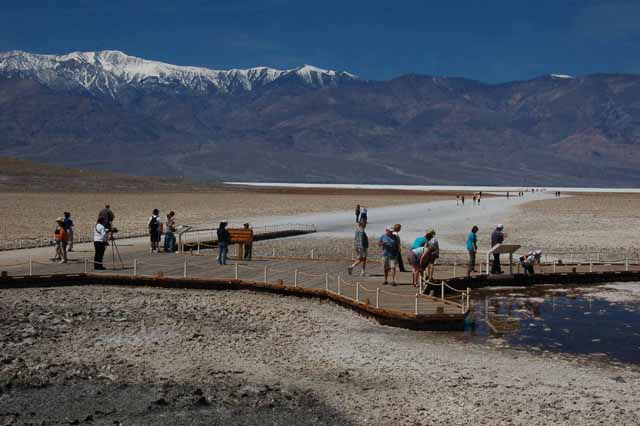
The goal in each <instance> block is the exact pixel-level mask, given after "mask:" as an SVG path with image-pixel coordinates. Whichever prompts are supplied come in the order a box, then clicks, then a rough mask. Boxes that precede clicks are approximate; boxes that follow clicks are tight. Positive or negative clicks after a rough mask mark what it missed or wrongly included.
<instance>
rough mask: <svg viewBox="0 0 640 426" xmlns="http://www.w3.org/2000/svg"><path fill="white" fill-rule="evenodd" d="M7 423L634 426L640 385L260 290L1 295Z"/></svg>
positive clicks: (631, 373) (632, 373) (565, 360)
mask: <svg viewBox="0 0 640 426" xmlns="http://www.w3.org/2000/svg"><path fill="white" fill-rule="evenodd" d="M0 323H1V324H2V334H1V340H0V353H1V354H2V355H1V356H0V358H1V359H0V422H3V423H4V424H85V423H86V424H89V423H91V424H101V425H102V424H105V425H106V424H109V425H114V424H136V425H139V424H143V425H144V424H149V425H150V424H220V425H222V424H243V425H253V424H256V425H258V424H260V425H270V424H302V425H316V424H329V425H365V424H367V425H369V424H370V425H415V424H438V425H468V424H479V425H480V424H487V425H489V424H490V425H494V424H516V425H546V424H549V425H551V424H553V425H575V424H582V425H596V424H602V423H606V424H620V425H632V424H638V422H640V416H639V415H638V412H637V406H638V404H639V403H640V396H638V394H637V393H636V392H634V391H633V390H634V389H637V388H638V386H640V373H639V372H638V371H636V370H635V369H633V368H631V367H619V366H603V365H593V364H589V363H585V362H583V360H582V359H580V358H573V357H566V356H558V355H550V354H544V353H543V354H536V355H534V354H528V353H523V352H512V351H508V350H498V349H493V348H491V347H486V346H479V345H471V344H464V343H461V342H457V341H455V340H453V339H451V338H446V337H442V336H441V335H437V334H434V333H424V332H422V333H419V332H411V331H407V330H399V329H393V328H388V327H383V326H379V325H377V324H375V323H373V322H371V321H369V320H366V319H364V318H361V317H359V316H357V315H355V314H353V313H352V312H350V311H347V310H344V309H342V308H339V307H337V306H334V305H332V304H326V303H320V302H316V301H309V300H300V299H294V298H283V297H277V296H271V295H263V294H260V295H257V294H253V293H249V292H205V291H172V290H156V289H148V288H147V289H142V288H141V289H124V288H109V287H104V288H91V287H85V288H80V287H77V288H59V289H49V290H44V289H34V290H3V291H2V292H0Z"/></svg>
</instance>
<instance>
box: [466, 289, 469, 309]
mask: <svg viewBox="0 0 640 426" xmlns="http://www.w3.org/2000/svg"><path fill="white" fill-rule="evenodd" d="M469 293H470V291H469V287H467V304H466V308H467V309H469Z"/></svg>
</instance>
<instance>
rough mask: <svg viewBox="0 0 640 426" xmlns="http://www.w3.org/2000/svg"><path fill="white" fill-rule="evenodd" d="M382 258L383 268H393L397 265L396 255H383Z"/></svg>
mask: <svg viewBox="0 0 640 426" xmlns="http://www.w3.org/2000/svg"><path fill="white" fill-rule="evenodd" d="M383 259H384V269H393V268H395V267H396V266H397V265H398V257H397V256H383Z"/></svg>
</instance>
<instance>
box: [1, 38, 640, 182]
mask: <svg viewBox="0 0 640 426" xmlns="http://www.w3.org/2000/svg"><path fill="white" fill-rule="evenodd" d="M0 155H2V156H12V157H17V158H25V159H30V160H35V161H45V162H50V163H55V164H62V165H66V166H74V167H84V168H94V169H99V170H109V171H115V172H126V173H133V174H139V175H162V176H180V177H182V176H188V177H191V178H195V179H203V180H242V181H252V180H253V181H265V180H266V181H305V182H343V183H405V184H412V183H415V184H453V183H455V184H503V185H506V184H514V185H533V186H540V185H558V186H572V185H578V186H580V185H582V186H637V185H638V183H639V182H640V171H639V170H640V168H639V166H640V76H637V75H623V74H594V75H588V76H582V77H575V78H574V77H571V76H568V75H563V74H551V75H546V76H541V77H538V78H535V79H532V80H528V81H514V82H508V83H502V84H486V83H482V82H479V81H475V80H470V79H464V78H448V77H432V76H422V75H404V76H400V77H398V78H395V79H392V80H388V81H370V80H365V79H361V78H359V77H357V76H355V75H353V74H351V73H348V72H346V71H331V70H324V69H321V68H317V67H313V66H310V65H305V66H301V67H299V68H295V69H289V70H277V69H273V68H266V67H258V68H251V69H244V70H240V69H234V70H227V71H219V70H210V69H207V68H197V67H183V66H176V65H170V64H164V63H160V62H155V61H148V60H144V59H140V58H136V57H132V56H128V55H126V54H124V53H122V52H117V51H102V52H75V53H70V54H67V55H60V56H55V55H39V54H32V53H28V52H21V51H11V52H5V53H0Z"/></svg>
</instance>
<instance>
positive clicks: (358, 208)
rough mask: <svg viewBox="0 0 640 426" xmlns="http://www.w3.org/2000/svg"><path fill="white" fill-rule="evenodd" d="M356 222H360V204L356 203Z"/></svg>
mask: <svg viewBox="0 0 640 426" xmlns="http://www.w3.org/2000/svg"><path fill="white" fill-rule="evenodd" d="M356 223H360V204H357V205H356Z"/></svg>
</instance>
